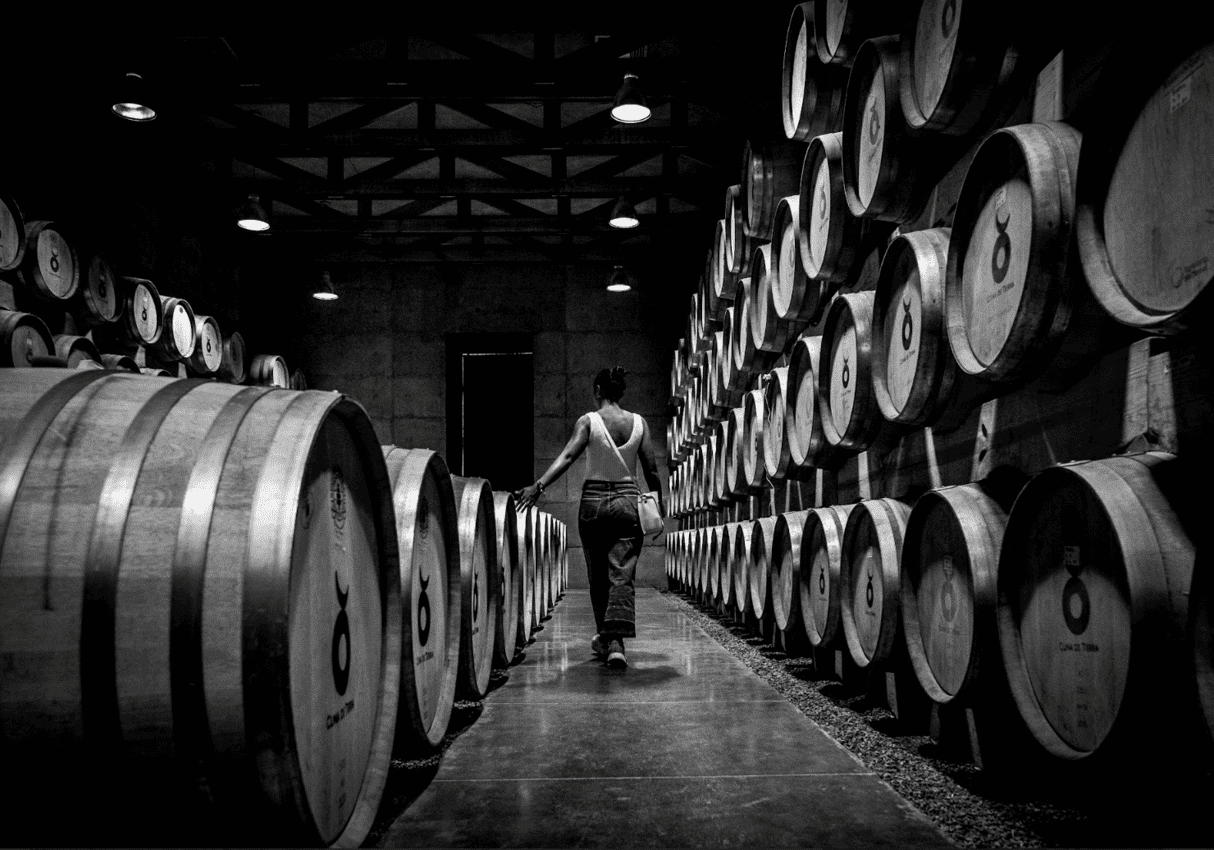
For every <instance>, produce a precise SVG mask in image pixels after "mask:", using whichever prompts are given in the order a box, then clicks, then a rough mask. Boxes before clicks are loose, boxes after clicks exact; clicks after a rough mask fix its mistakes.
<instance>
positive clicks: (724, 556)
mask: <svg viewBox="0 0 1214 850" xmlns="http://www.w3.org/2000/svg"><path fill="white" fill-rule="evenodd" d="M737 536H738V523H736V522H727V523H725V524H724V525H723V526H722V527H721V540H720V543H719V544H718V545H719V549H718V551H717V557H718V558H719V559H720V565H721V579H720V594H719V596H718V598H719V599H720V600H721V605H723V606H724V607H725V609H726V610H729V608H730V607H731V606H732V605H733V604H734V598H735V593H734V575H733V571H734V555H733V547H734V542H735V540H736V539H737Z"/></svg>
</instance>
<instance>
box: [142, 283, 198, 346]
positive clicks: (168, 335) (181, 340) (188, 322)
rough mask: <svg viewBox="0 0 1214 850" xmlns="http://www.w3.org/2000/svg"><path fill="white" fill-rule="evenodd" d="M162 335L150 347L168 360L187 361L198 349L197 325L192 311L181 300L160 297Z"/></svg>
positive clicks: (187, 304) (185, 302)
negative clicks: (162, 319) (162, 318)
mask: <svg viewBox="0 0 1214 850" xmlns="http://www.w3.org/2000/svg"><path fill="white" fill-rule="evenodd" d="M160 307H161V312H162V315H163V316H164V333H162V334H161V335H160V339H159V340H157V341H156V344H155V345H154V346H152V347H153V348H154V349H155V351H156V352H157V353H158V354H161V355H163V356H164V357H166V358H168V359H169V360H189V359H190V357H191V356H192V355H193V354H194V351H195V349H196V348H197V347H198V339H197V337H198V323H197V321H196V318H195V316H194V310H193V308H192V307H190V305H189V303H188V302H187V301H186V300H185V299H183V298H171V297H168V296H165V295H162V296H160Z"/></svg>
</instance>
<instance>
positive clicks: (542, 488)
mask: <svg viewBox="0 0 1214 850" xmlns="http://www.w3.org/2000/svg"><path fill="white" fill-rule="evenodd" d="M535 486H536V487H539V488H540V495H541V496H542V495H544V482H543V481H536V482H535Z"/></svg>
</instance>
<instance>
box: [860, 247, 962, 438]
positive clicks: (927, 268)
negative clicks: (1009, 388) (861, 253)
mask: <svg viewBox="0 0 1214 850" xmlns="http://www.w3.org/2000/svg"><path fill="white" fill-rule="evenodd" d="M949 232H950V231H949V228H947V227H940V228H935V229H932V230H919V231H915V232H913V233H904V234H901V235H900V236H898V237H897V238H896V239H894V240H893V241H892V242H891V243H890V246H889V248H888V249H887V250H886V252H885V259H884V260H883V261H882V263H881V275H880V279H879V281H878V283H877V294H876V297H875V299H874V302H873V327H872V368H873V392H874V394H875V396H876V400H877V406H878V407H879V408H880V409H881V415H882V416H884V417H885V418H886V419H887V420H889V421H890V422H896V423H898V424H901V425H932V424H935V423H936V422H937V421H941V420H943V422H944V423H945V424H955V423H956V422H957V420H958V419H964V418H965V416H966V415H967V414H968V413H969V409H970V407H971V406H974V405H975V404H976V403H977V401H978V400H979V396H980V390H979V388H978V386H977V384H976V382H975V381H974V379H972V378H970V377H969V376H968V375H966V374H965V373H964V372H961V371H960V370H958V369H957V364H956V361H954V360H953V353H952V350H951V349H950V348H949V345H948V336H947V331H946V329H945V323H944V318H945V316H944V298H945V273H946V271H947V270H948V239H949Z"/></svg>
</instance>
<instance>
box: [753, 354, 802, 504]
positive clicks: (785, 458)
mask: <svg viewBox="0 0 1214 850" xmlns="http://www.w3.org/2000/svg"><path fill="white" fill-rule="evenodd" d="M787 423H788V367H787V366H779V367H777V368H775V369H772V370H771V372H769V373H768V381H767V388H766V390H764V394H763V468H764V470H765V471H766V472H767V476H768V477H769V478H775V479H781V480H782V479H785V478H799V477H802V475H803V473H802V472H801V469H800V468H799V467H797V466H795V465H794V464H793V462H792V451H791V448H790V446H789V439H790V437H791V436H792V435H791V434H789V433H788V428H787Z"/></svg>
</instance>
